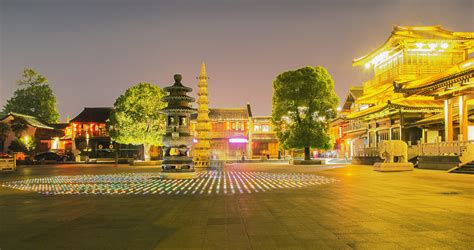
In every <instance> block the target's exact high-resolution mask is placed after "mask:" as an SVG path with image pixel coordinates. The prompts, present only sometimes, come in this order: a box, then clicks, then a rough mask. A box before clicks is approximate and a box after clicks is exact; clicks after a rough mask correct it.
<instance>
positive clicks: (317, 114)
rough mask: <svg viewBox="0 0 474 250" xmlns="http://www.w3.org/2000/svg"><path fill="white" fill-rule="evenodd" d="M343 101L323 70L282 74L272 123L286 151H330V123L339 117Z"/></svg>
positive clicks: (276, 84) (275, 92)
mask: <svg viewBox="0 0 474 250" xmlns="http://www.w3.org/2000/svg"><path fill="white" fill-rule="evenodd" d="M338 102H339V98H338V97H337V95H336V93H335V92H334V81H333V79H332V77H331V75H330V74H329V73H328V71H327V70H326V69H325V68H323V67H320V66H317V67H310V66H308V67H304V68H301V69H298V70H294V71H287V72H284V73H281V74H280V75H278V76H277V77H276V79H275V80H274V81H273V98H272V122H273V124H274V126H275V129H276V134H277V137H278V139H279V140H280V143H281V144H282V147H283V148H285V149H290V148H304V155H305V160H309V159H310V147H315V148H319V149H328V148H330V137H329V133H328V127H329V121H330V119H332V118H334V117H335V115H336V108H337V105H338Z"/></svg>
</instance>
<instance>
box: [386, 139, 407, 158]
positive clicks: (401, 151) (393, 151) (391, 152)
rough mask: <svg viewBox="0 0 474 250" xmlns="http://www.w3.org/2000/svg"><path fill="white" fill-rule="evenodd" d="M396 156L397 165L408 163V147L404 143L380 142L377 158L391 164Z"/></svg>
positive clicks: (399, 141)
mask: <svg viewBox="0 0 474 250" xmlns="http://www.w3.org/2000/svg"><path fill="white" fill-rule="evenodd" d="M395 156H397V157H398V162H399V163H407V162H408V146H407V144H406V143H405V142H404V141H401V140H391V141H381V142H380V144H379V157H380V158H381V159H382V160H384V162H387V163H392V162H394V161H393V158H394V157H395Z"/></svg>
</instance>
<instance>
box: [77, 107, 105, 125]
mask: <svg viewBox="0 0 474 250" xmlns="http://www.w3.org/2000/svg"><path fill="white" fill-rule="evenodd" d="M112 110H113V108H84V110H82V112H81V113H80V114H79V115H77V116H76V117H74V119H72V120H71V122H97V123H105V122H106V121H107V119H109V116H110V113H111V112H112Z"/></svg>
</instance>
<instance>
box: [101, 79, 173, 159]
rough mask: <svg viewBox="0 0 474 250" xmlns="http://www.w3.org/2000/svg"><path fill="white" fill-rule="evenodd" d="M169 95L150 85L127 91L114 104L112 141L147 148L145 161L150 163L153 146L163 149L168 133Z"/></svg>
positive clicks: (138, 86)
mask: <svg viewBox="0 0 474 250" xmlns="http://www.w3.org/2000/svg"><path fill="white" fill-rule="evenodd" d="M164 96H165V92H164V91H163V90H162V89H160V88H159V87H157V86H154V85H151V84H149V83H139V84H137V85H135V86H133V87H131V88H129V89H127V90H126V91H125V94H123V95H121V96H120V97H119V98H117V100H116V101H115V104H114V111H113V112H112V113H111V115H110V118H109V123H108V125H109V132H110V136H111V137H112V139H113V140H114V141H116V142H118V143H122V144H135V145H139V144H143V148H144V152H145V154H144V155H145V160H150V156H149V151H150V146H151V145H155V146H162V145H163V135H164V134H165V131H166V124H165V122H166V118H165V115H164V114H162V113H160V110H161V109H162V108H164V107H166V103H164V102H162V101H161V98H162V97H164Z"/></svg>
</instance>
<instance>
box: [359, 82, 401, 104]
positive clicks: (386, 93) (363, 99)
mask: <svg viewBox="0 0 474 250" xmlns="http://www.w3.org/2000/svg"><path fill="white" fill-rule="evenodd" d="M392 94H393V86H392V85H389V84H384V85H380V86H378V87H372V88H365V89H364V94H363V95H362V96H360V97H359V98H357V100H356V103H362V104H374V103H375V102H376V101H377V100H380V99H387V98H389V97H390V96H391V95H392Z"/></svg>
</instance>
